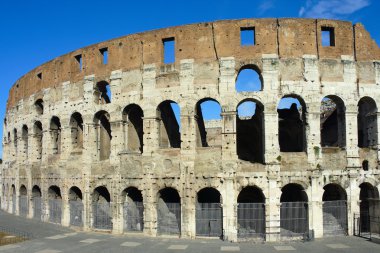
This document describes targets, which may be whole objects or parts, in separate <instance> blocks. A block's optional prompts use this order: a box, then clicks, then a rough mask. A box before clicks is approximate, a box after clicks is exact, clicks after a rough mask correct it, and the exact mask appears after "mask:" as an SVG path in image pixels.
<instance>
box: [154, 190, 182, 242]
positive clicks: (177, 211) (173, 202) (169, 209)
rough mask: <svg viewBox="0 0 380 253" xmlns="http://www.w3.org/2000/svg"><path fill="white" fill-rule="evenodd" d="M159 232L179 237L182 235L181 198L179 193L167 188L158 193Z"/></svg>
mask: <svg viewBox="0 0 380 253" xmlns="http://www.w3.org/2000/svg"><path fill="white" fill-rule="evenodd" d="M158 196H159V198H158V201H157V224H158V226H157V232H158V234H169V235H179V234H180V233H181V198H180V196H179V194H178V191H177V190H175V189H173V188H171V187H167V188H164V189H161V190H160V191H159V192H158Z"/></svg>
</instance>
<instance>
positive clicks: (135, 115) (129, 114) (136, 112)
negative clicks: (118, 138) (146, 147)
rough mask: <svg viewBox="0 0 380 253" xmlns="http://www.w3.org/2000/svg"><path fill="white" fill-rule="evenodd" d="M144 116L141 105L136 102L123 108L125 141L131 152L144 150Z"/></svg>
mask: <svg viewBox="0 0 380 253" xmlns="http://www.w3.org/2000/svg"><path fill="white" fill-rule="evenodd" d="M143 117H144V113H143V111H142V109H141V107H140V106H138V105H136V104H131V105H128V106H127V107H125V108H124V110H123V123H124V124H123V127H124V129H123V132H124V143H125V148H126V150H127V151H129V152H137V153H142V152H143V130H144V129H143Z"/></svg>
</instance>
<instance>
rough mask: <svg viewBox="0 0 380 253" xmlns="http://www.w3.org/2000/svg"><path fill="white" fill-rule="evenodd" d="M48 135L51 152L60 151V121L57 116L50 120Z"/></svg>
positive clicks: (56, 152) (58, 152) (57, 152)
mask: <svg viewBox="0 0 380 253" xmlns="http://www.w3.org/2000/svg"><path fill="white" fill-rule="evenodd" d="M50 135H51V140H52V148H53V154H60V153H61V121H60V119H59V118H58V117H57V116H53V117H52V118H51V120H50Z"/></svg>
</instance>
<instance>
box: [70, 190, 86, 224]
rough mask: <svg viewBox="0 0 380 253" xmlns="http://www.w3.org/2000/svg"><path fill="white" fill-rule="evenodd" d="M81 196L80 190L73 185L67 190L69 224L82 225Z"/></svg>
mask: <svg viewBox="0 0 380 253" xmlns="http://www.w3.org/2000/svg"><path fill="white" fill-rule="evenodd" d="M82 200H83V196H82V191H81V190H80V189H79V188H78V187H76V186H73V187H71V188H70V190H69V207H70V225H72V226H76V227H83V202H82Z"/></svg>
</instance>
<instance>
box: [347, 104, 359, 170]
mask: <svg viewBox="0 0 380 253" xmlns="http://www.w3.org/2000/svg"><path fill="white" fill-rule="evenodd" d="M357 123H358V121H357V109H356V105H346V142H347V147H346V152H347V169H348V170H357V169H360V167H361V164H360V157H359V148H358V124H357Z"/></svg>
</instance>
